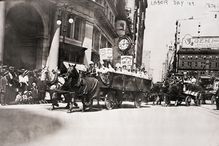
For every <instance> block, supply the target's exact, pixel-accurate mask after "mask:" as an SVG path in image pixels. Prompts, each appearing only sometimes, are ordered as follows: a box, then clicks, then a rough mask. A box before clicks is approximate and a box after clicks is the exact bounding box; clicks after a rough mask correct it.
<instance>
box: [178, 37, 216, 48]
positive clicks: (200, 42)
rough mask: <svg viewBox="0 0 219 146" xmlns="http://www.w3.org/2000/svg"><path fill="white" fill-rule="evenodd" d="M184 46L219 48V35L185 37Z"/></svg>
mask: <svg viewBox="0 0 219 146" xmlns="http://www.w3.org/2000/svg"><path fill="white" fill-rule="evenodd" d="M182 48H219V37H188V35H187V37H185V38H184V39H183V41H182Z"/></svg>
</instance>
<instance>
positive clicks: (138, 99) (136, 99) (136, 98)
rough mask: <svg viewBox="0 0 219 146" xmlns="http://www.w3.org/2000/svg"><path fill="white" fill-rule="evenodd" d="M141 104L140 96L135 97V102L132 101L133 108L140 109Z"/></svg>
mask: <svg viewBox="0 0 219 146" xmlns="http://www.w3.org/2000/svg"><path fill="white" fill-rule="evenodd" d="M141 102H142V98H141V95H140V94H138V95H137V96H136V97H135V101H134V105H135V107H136V108H140V107H141Z"/></svg>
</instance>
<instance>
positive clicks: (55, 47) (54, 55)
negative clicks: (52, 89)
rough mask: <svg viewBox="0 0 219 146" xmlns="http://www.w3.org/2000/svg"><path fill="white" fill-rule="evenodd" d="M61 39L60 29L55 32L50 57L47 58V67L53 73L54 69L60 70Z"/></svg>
mask: <svg viewBox="0 0 219 146" xmlns="http://www.w3.org/2000/svg"><path fill="white" fill-rule="evenodd" d="M59 37H60V27H58V28H57V29H56V31H55V34H54V36H53V39H52V44H51V47H50V52H49V56H48V58H47V62H46V67H47V68H48V70H49V71H50V72H51V71H52V70H53V69H54V70H55V69H57V68H58V57H59Z"/></svg>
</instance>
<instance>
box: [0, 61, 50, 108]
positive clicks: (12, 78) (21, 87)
mask: <svg viewBox="0 0 219 146" xmlns="http://www.w3.org/2000/svg"><path fill="white" fill-rule="evenodd" d="M41 72H42V69H39V70H26V69H17V68H15V67H13V66H7V65H0V93H1V105H6V104H32V103H45V102H46V100H45V93H46V88H47V84H46V80H42V76H41Z"/></svg>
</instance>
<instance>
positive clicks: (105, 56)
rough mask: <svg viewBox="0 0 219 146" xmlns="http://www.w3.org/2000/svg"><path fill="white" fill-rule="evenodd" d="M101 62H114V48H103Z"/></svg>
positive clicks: (100, 51)
mask: <svg viewBox="0 0 219 146" xmlns="http://www.w3.org/2000/svg"><path fill="white" fill-rule="evenodd" d="M99 53H100V60H112V59H113V49H112V48H101V49H100V50H99Z"/></svg>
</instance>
